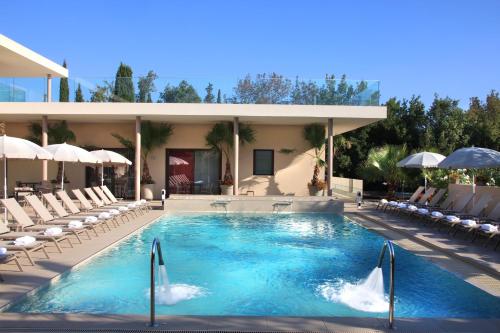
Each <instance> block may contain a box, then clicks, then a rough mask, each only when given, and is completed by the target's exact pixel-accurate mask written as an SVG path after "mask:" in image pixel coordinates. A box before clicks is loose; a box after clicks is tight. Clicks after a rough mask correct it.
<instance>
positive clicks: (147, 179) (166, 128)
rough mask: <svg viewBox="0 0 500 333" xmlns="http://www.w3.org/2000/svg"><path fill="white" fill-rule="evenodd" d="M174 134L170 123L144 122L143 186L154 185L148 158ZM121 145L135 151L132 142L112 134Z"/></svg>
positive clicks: (142, 136)
mask: <svg viewBox="0 0 500 333" xmlns="http://www.w3.org/2000/svg"><path fill="white" fill-rule="evenodd" d="M173 132H174V126H173V125H171V124H169V123H158V124H154V123H152V122H151V121H144V122H142V124H141V158H142V161H143V167H142V176H141V183H142V184H154V180H153V178H152V177H151V174H150V172H149V166H148V156H149V154H150V153H151V151H153V149H155V148H157V147H161V146H163V145H165V144H166V143H167V141H168V139H169V138H170V137H171V136H172V133H173ZM111 135H112V136H114V137H115V138H116V139H117V140H118V141H120V143H121V144H122V145H123V146H124V147H126V148H128V149H131V150H135V143H134V142H132V140H129V139H127V138H124V137H123V136H121V135H119V134H115V133H113V134H111Z"/></svg>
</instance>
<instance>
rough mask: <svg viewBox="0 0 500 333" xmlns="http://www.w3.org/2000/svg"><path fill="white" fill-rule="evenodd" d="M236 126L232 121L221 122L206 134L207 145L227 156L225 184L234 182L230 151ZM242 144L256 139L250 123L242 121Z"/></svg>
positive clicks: (239, 128)
mask: <svg viewBox="0 0 500 333" xmlns="http://www.w3.org/2000/svg"><path fill="white" fill-rule="evenodd" d="M233 129H234V127H233V123H232V122H219V123H216V124H214V126H213V127H212V129H211V130H210V132H208V133H207V135H206V136H205V142H206V145H207V146H208V147H209V148H210V149H212V150H214V151H216V152H219V153H221V154H224V156H225V158H226V170H225V172H224V180H223V185H232V184H233V175H232V174H231V159H230V153H231V150H232V148H233V146H234V130H233ZM238 134H239V140H240V144H241V145H244V144H246V143H252V142H254V141H255V131H254V129H253V128H252V127H251V126H250V125H246V124H243V123H240V124H239V125H238Z"/></svg>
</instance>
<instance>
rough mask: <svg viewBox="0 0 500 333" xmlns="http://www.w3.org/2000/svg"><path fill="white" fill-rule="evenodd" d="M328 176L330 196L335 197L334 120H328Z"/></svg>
mask: <svg viewBox="0 0 500 333" xmlns="http://www.w3.org/2000/svg"><path fill="white" fill-rule="evenodd" d="M327 169H328V175H327V176H326V180H327V183H328V195H329V196H331V195H333V188H332V175H333V119H332V118H328V162H327Z"/></svg>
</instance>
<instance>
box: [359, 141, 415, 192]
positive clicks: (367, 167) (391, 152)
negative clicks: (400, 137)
mask: <svg viewBox="0 0 500 333" xmlns="http://www.w3.org/2000/svg"><path fill="white" fill-rule="evenodd" d="M407 155H408V154H407V149H406V145H403V146H393V145H385V146H382V147H378V148H372V149H371V150H370V152H369V153H368V158H367V159H366V162H365V164H364V166H363V167H362V168H361V173H362V175H363V179H365V180H368V181H385V182H386V183H387V191H388V193H389V195H393V194H394V192H395V191H396V188H397V186H398V184H399V183H400V182H401V181H403V180H404V178H405V174H404V172H403V170H402V168H400V167H398V166H397V165H396V164H397V163H398V162H399V161H401V160H402V159H403V158H405V157H406V156H407Z"/></svg>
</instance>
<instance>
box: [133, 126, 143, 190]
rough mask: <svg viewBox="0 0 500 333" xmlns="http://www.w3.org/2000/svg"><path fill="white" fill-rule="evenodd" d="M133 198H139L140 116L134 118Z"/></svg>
mask: <svg viewBox="0 0 500 333" xmlns="http://www.w3.org/2000/svg"><path fill="white" fill-rule="evenodd" d="M134 163H135V182H134V183H135V187H134V189H135V200H140V199H141V117H136V118H135V161H134Z"/></svg>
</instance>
